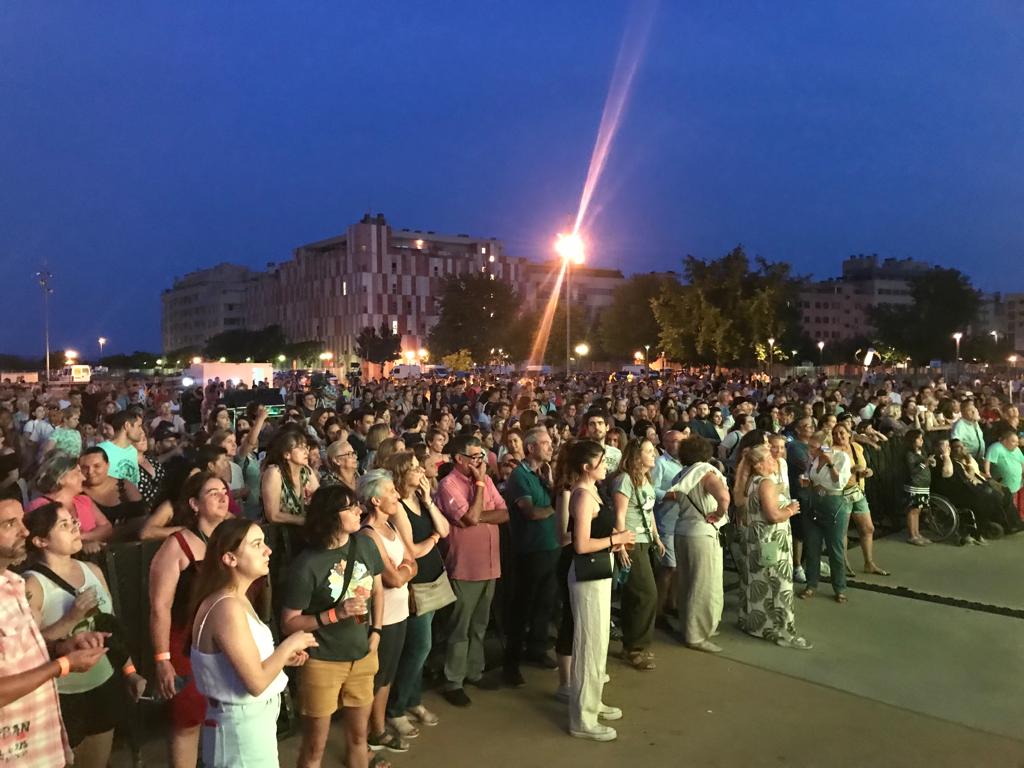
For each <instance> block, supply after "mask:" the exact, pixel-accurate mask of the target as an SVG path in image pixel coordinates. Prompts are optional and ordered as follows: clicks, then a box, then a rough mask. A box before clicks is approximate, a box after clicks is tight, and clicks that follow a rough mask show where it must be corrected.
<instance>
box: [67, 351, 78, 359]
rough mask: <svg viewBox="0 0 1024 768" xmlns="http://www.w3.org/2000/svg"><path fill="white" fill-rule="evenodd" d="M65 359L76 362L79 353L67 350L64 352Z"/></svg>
mask: <svg viewBox="0 0 1024 768" xmlns="http://www.w3.org/2000/svg"><path fill="white" fill-rule="evenodd" d="M64 357H66V358H67V359H68V360H75V359H77V358H78V353H77V352H76V351H75V350H73V349H67V350H65V351H64Z"/></svg>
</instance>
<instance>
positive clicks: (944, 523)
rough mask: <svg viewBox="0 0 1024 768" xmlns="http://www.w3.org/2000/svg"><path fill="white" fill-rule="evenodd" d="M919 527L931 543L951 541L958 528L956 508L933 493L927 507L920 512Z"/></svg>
mask: <svg viewBox="0 0 1024 768" xmlns="http://www.w3.org/2000/svg"><path fill="white" fill-rule="evenodd" d="M921 527H922V528H923V529H924V530H926V531H927V532H928V538H930V539H931V540H932V541H947V540H948V539H951V538H952V537H953V536H954V535H955V534H956V532H957V529H958V527H959V516H958V515H957V511H956V507H954V506H953V505H952V504H951V503H950V502H949V500H948V499H946V498H944V497H942V496H938V495H936V494H934V493H933V494H932V495H931V500H930V502H929V504H928V507H927V508H926V509H922V510H921Z"/></svg>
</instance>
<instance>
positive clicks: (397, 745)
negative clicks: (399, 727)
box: [366, 731, 409, 752]
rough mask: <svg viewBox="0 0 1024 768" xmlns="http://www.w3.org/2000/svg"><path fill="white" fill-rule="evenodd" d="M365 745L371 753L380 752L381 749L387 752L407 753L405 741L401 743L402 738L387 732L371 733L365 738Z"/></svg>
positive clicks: (407, 745)
mask: <svg viewBox="0 0 1024 768" xmlns="http://www.w3.org/2000/svg"><path fill="white" fill-rule="evenodd" d="M366 743H367V745H368V746H369V747H370V751H371V752H380V751H381V750H382V749H386V750H388V751H389V752H408V751H409V743H408V742H407V741H403V739H402V737H401V736H399V735H398V734H397V733H389V732H388V731H382V732H381V733H371V734H370V735H369V736H367V737H366Z"/></svg>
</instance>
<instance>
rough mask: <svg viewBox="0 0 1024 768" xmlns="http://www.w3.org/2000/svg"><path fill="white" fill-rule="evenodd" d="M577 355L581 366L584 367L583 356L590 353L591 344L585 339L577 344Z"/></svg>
mask: <svg viewBox="0 0 1024 768" xmlns="http://www.w3.org/2000/svg"><path fill="white" fill-rule="evenodd" d="M575 351H576V357H578V358H579V361H580V367H581V368H582V367H583V358H584V357H586V356H587V355H588V354H590V345H589V344H587V342H585V341H581V342H580V343H579V344H577V345H576V350H575Z"/></svg>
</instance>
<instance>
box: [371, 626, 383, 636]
mask: <svg viewBox="0 0 1024 768" xmlns="http://www.w3.org/2000/svg"><path fill="white" fill-rule="evenodd" d="M370 634H371V635H372V634H378V635H379V634H381V628H380V627H370Z"/></svg>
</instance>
